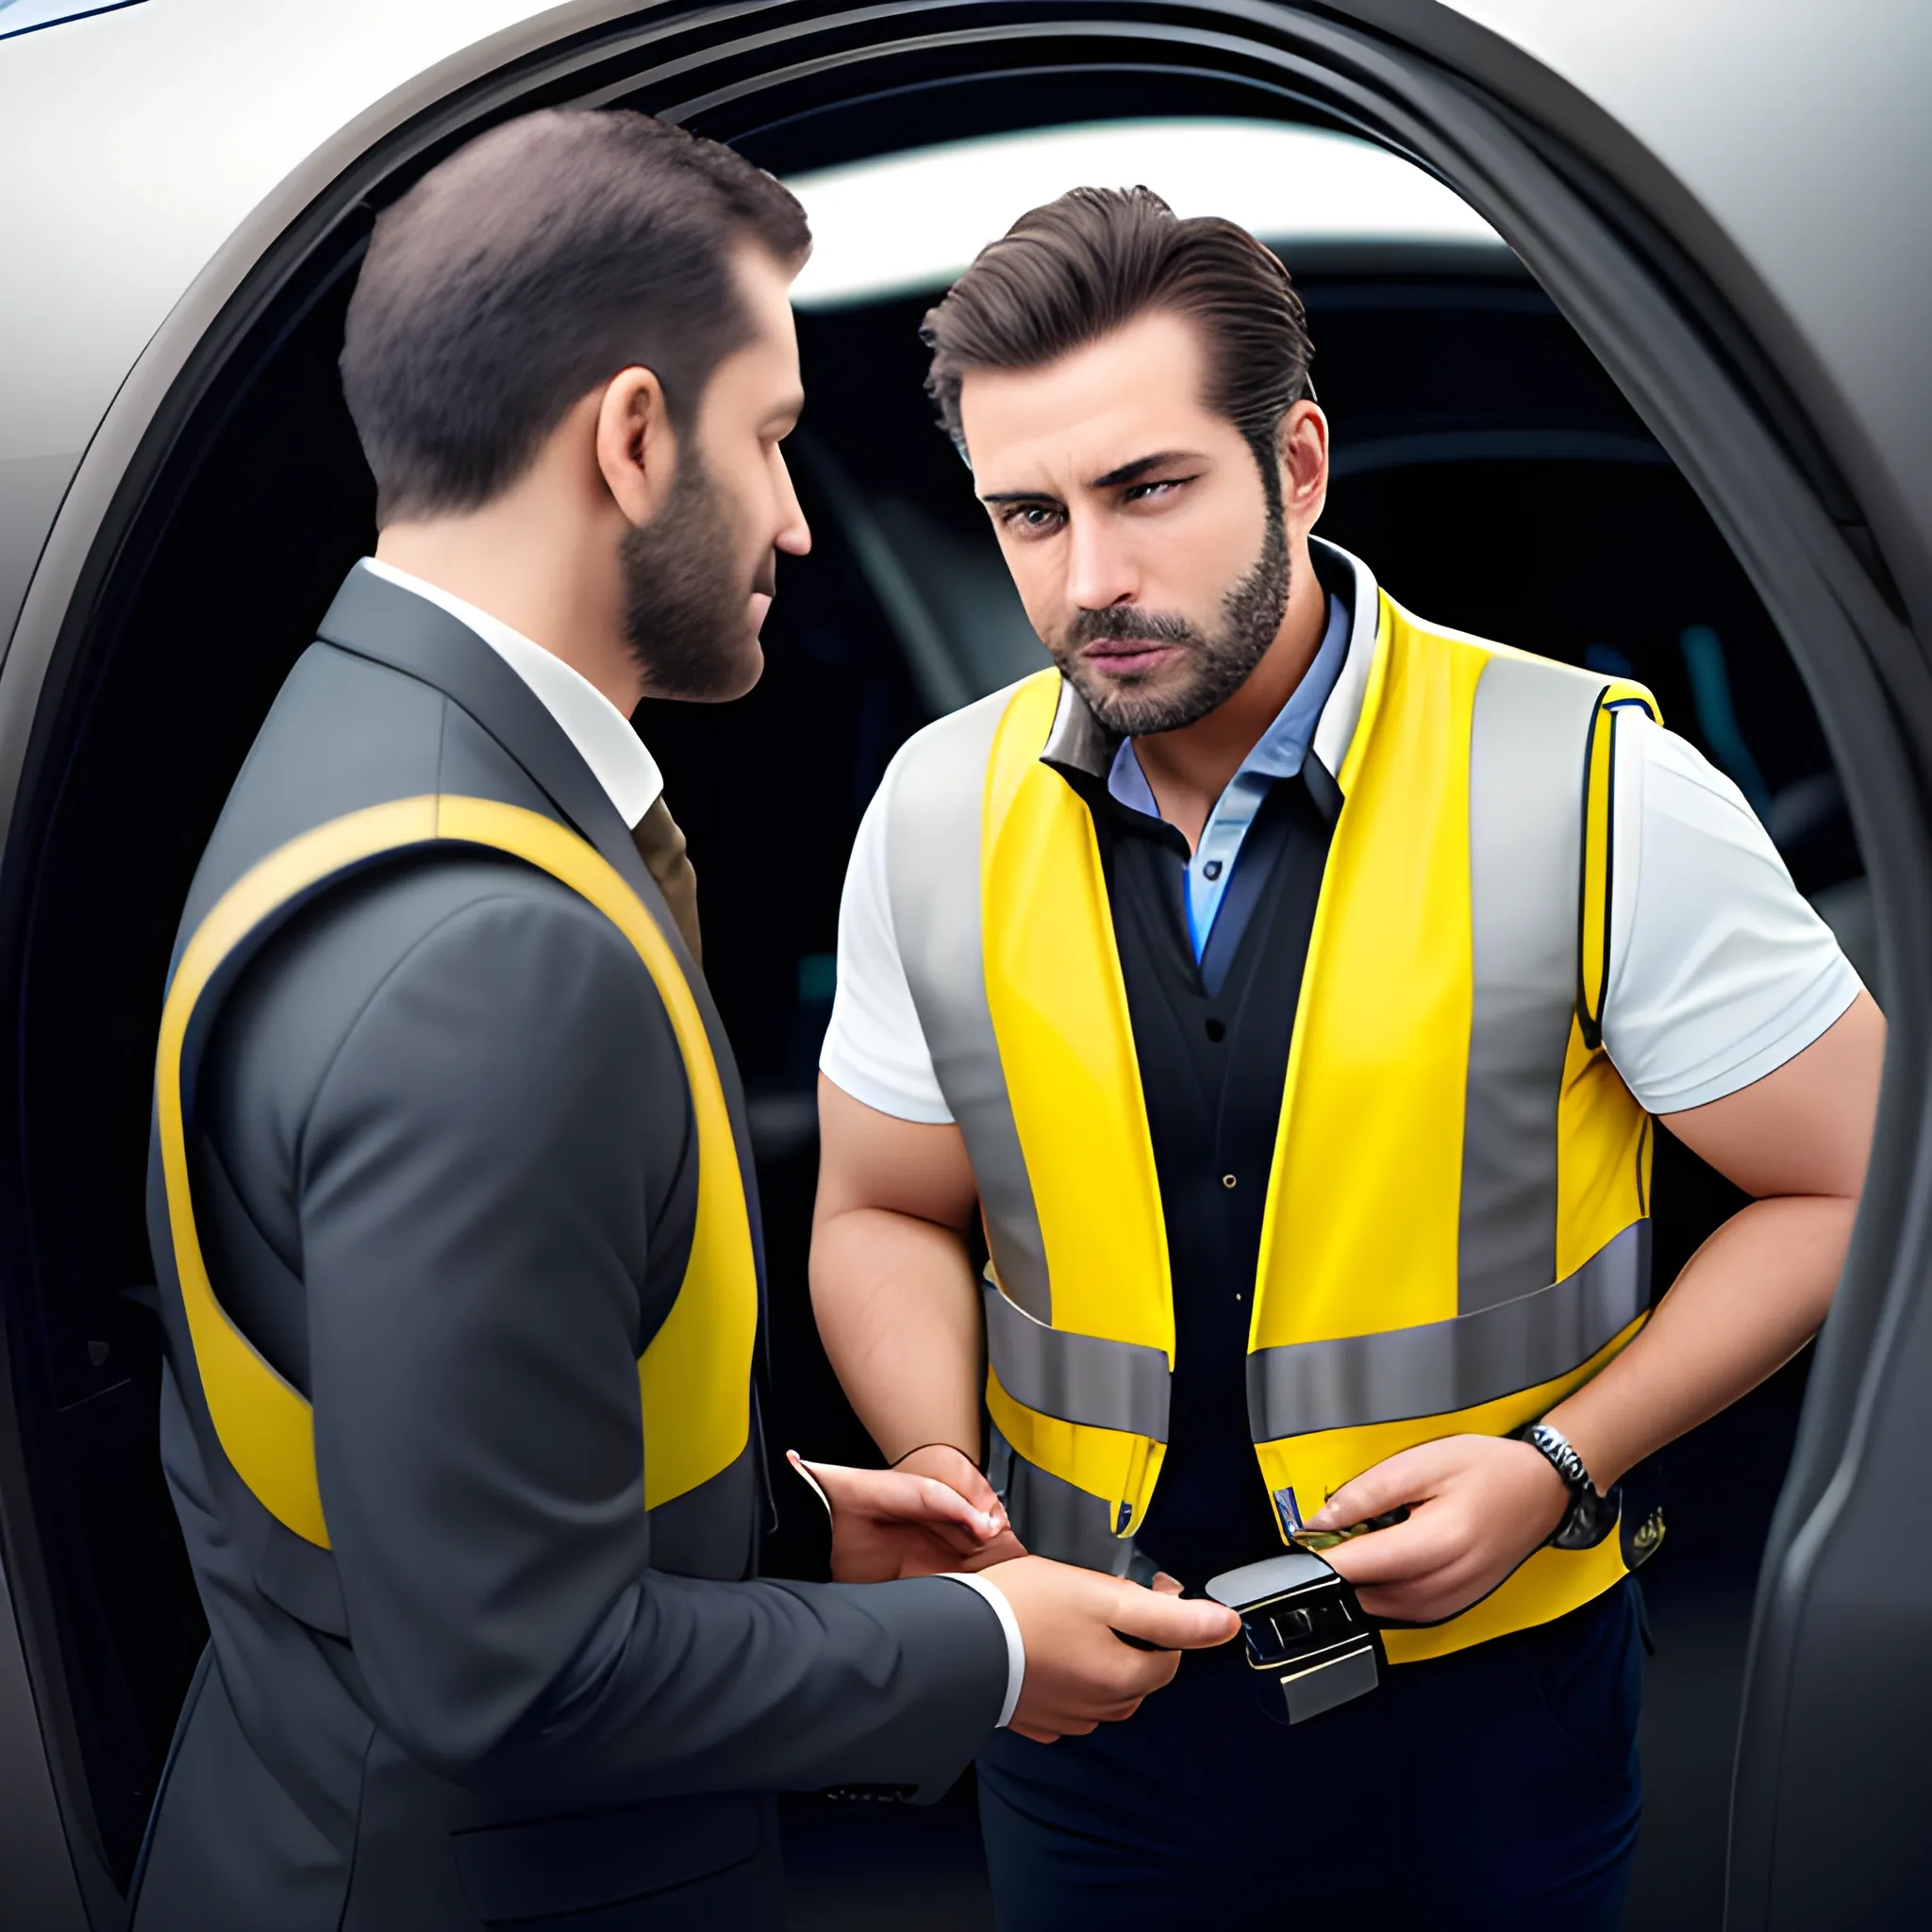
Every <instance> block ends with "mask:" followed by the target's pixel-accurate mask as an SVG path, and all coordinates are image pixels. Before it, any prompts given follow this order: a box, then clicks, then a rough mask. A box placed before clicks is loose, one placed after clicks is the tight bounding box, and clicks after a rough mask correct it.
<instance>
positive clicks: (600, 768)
mask: <svg viewBox="0 0 1932 1932" xmlns="http://www.w3.org/2000/svg"><path fill="white" fill-rule="evenodd" d="M358 567H359V568H360V569H362V570H366V571H367V572H369V574H370V575H372V576H376V577H380V578H381V579H382V580H383V582H384V583H386V584H393V585H395V587H396V588H397V589H398V590H401V591H413V592H414V593H415V594H416V595H417V596H419V597H424V598H426V599H427V600H428V601H429V602H430V603H432V604H434V605H436V606H437V608H439V609H442V610H446V611H448V612H449V614H450V615H451V616H452V617H454V618H455V619H456V620H457V622H458V624H460V625H466V626H468V628H469V629H471V630H473V631H475V633H476V635H477V636H478V637H479V638H481V639H482V640H483V641H484V642H485V643H486V644H488V645H489V646H490V648H491V650H492V651H494V652H495V653H496V655H497V656H498V657H499V658H502V659H503V661H504V662H505V663H506V664H508V666H509V668H510V669H511V670H512V671H514V672H515V673H516V675H518V676H519V677H521V678H522V679H523V680H524V682H525V684H526V685H528V686H529V688H530V691H531V692H532V693H533V694H534V695H535V697H536V699H537V701H538V702H539V703H540V704H541V706H542V707H543V708H544V709H545V710H546V711H548V712H549V713H550V715H551V716H552V717H553V718H554V719H556V720H557V724H558V728H559V729H560V730H561V731H562V733H563V735H564V736H565V737H566V738H567V739H569V740H570V741H571V743H572V744H573V745H574V746H575V748H576V753H577V756H578V757H579V758H582V759H583V761H584V762H585V764H587V765H589V766H590V768H591V776H592V777H593V778H595V779H596V781H597V783H598V784H599V785H601V786H602V787H603V788H604V791H605V793H606V795H607V796H608V798H609V800H610V803H611V804H612V805H613V806H615V807H616V808H617V814H618V816H619V817H620V818H621V819H623V821H624V822H625V824H626V825H630V826H633V827H635V826H636V824H637V823H638V821H639V820H640V819H641V818H642V817H643V815H644V814H645V813H646V812H647V811H649V810H650V808H652V806H654V805H655V804H657V802H658V795H659V794H660V793H661V792H662V791H663V790H664V774H662V773H661V772H660V771H658V760H657V759H656V758H653V757H652V756H651V754H650V752H649V751H648V750H647V749H646V748H645V745H644V741H643V740H642V739H641V738H640V737H639V736H638V734H637V732H636V731H635V730H634V729H633V728H632V726H631V722H630V720H629V719H628V718H626V717H625V715H624V713H623V712H622V711H620V710H619V709H618V708H617V707H616V706H615V705H613V704H612V703H611V702H610V700H609V699H608V698H607V697H606V696H605V695H604V693H603V692H602V691H599V690H598V689H597V687H596V686H595V685H594V684H592V683H591V681H590V679H589V678H587V677H585V676H584V675H582V673H581V672H578V671H575V670H573V669H572V668H571V666H570V665H568V664H566V663H565V662H564V661H563V659H562V658H559V657H558V656H557V654H556V653H555V652H554V651H546V650H545V649H544V648H543V646H542V645H541V644H536V643H532V642H531V641H530V640H529V639H528V638H526V637H525V636H524V634H523V633H522V632H521V631H515V630H512V629H511V628H510V627H509V625H507V624H505V623H504V622H503V621H502V620H501V619H500V618H495V617H491V614H490V613H489V612H488V611H487V610H478V609H477V608H476V607H475V605H474V604H468V603H465V602H464V601H463V599H462V598H460V597H458V596H455V595H453V594H452V593H451V592H450V591H445V590H443V589H441V587H440V586H439V585H436V584H430V583H425V582H424V580H423V579H422V578H421V577H418V576H411V575H410V574H409V573H408V571H406V570H398V569H397V568H396V567H395V565H394V564H392V563H384V562H382V561H381V560H380V559H379V558H374V557H365V558H363V559H362V561H361V563H360V565H359V566H358Z"/></svg>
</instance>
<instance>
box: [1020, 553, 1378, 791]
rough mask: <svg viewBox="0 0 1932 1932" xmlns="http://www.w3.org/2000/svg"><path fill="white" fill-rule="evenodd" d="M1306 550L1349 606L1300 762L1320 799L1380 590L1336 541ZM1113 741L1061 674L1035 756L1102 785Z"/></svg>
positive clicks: (1339, 753) (1370, 649) (1356, 710)
mask: <svg viewBox="0 0 1932 1932" xmlns="http://www.w3.org/2000/svg"><path fill="white" fill-rule="evenodd" d="M1308 554H1309V557H1310V558H1311V559H1312V561H1313V563H1314V566H1315V575H1316V576H1317V577H1319V578H1320V579H1321V582H1322V587H1323V589H1324V590H1325V591H1328V593H1329V594H1330V595H1331V596H1335V597H1340V598H1341V601H1342V602H1343V603H1344V604H1345V605H1346V606H1347V607H1348V610H1349V628H1348V654H1347V656H1346V657H1344V658H1343V659H1342V660H1341V674H1340V675H1338V676H1337V678H1336V680H1335V689H1334V690H1333V691H1330V692H1329V694H1328V702H1327V703H1326V704H1325V705H1324V706H1323V707H1322V716H1321V718H1320V720H1319V721H1318V722H1317V724H1316V725H1315V736H1314V739H1313V741H1311V743H1310V744H1309V746H1308V755H1307V760H1306V761H1305V766H1304V769H1307V767H1308V766H1314V767H1319V770H1320V773H1321V776H1320V777H1319V778H1317V777H1315V776H1314V775H1313V774H1312V773H1311V774H1310V783H1309V790H1310V791H1313V792H1314V793H1315V794H1316V797H1317V801H1318V802H1321V800H1322V798H1323V796H1324V793H1326V792H1334V793H1335V794H1336V796H1337V797H1338V798H1339V796H1340V787H1339V786H1338V785H1337V783H1336V776H1335V774H1337V773H1338V772H1340V771H1341V764H1342V760H1343V759H1344V758H1347V756H1348V747H1349V744H1350V742H1351V741H1352V740H1353V739H1354V737H1355V727H1356V724H1357V721H1358V720H1359V719H1360V717H1361V713H1362V694H1363V692H1364V691H1367V690H1368V685H1369V667H1370V665H1371V664H1372V663H1373V662H1374V656H1375V633H1376V630H1377V628H1378V627H1379V619H1380V612H1379V605H1380V595H1379V593H1378V591H1377V590H1376V587H1375V578H1374V573H1373V572H1372V571H1371V570H1370V569H1369V567H1368V565H1367V564H1365V563H1364V562H1362V560H1361V559H1360V558H1358V557H1355V556H1353V555H1351V554H1350V553H1349V552H1348V551H1346V550H1343V549H1342V548H1341V545H1340V544H1336V543H1330V542H1327V541H1324V539H1322V538H1320V537H1310V538H1309V539H1308ZM1120 742H1121V734H1120V733H1119V732H1117V731H1109V730H1108V728H1107V726H1106V725H1105V724H1102V723H1101V722H1100V720H1099V719H1098V718H1097V717H1096V716H1095V715H1094V713H1093V708H1092V707H1091V705H1089V704H1088V702H1087V700H1086V699H1085V698H1083V697H1082V696H1081V695H1080V693H1079V692H1078V691H1075V690H1074V687H1073V685H1072V684H1071V683H1069V682H1068V681H1067V679H1066V678H1064V677H1062V678H1061V679H1060V696H1059V704H1058V708H1056V710H1055V711H1054V716H1053V728H1052V729H1051V730H1050V731H1048V733H1047V734H1046V743H1045V744H1044V745H1043V746H1042V747H1041V754H1040V757H1041V762H1042V763H1043V764H1049V765H1055V766H1058V767H1059V768H1060V769H1061V770H1062V771H1066V772H1078V773H1080V774H1083V775H1085V776H1087V777H1090V778H1094V779H1097V780H1098V781H1099V782H1100V783H1101V785H1102V786H1103V787H1104V786H1105V785H1106V782H1107V774H1108V770H1109V768H1110V767H1111V766H1112V764H1113V757H1114V753H1115V752H1116V751H1118V750H1119V749H1120ZM1324 780H1325V781H1326V783H1325V784H1324V782H1323V781H1324ZM1329 815H1330V816H1332V813H1331V814H1329Z"/></svg>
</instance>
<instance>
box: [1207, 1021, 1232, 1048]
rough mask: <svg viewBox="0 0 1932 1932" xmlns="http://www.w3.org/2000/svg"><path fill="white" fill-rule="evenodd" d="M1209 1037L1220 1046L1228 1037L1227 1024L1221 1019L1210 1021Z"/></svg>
mask: <svg viewBox="0 0 1932 1932" xmlns="http://www.w3.org/2000/svg"><path fill="white" fill-rule="evenodd" d="M1226 1038H1227V1028H1226V1026H1225V1025H1224V1024H1223V1023H1222V1022H1221V1021H1219V1020H1210V1021H1208V1039H1209V1040H1211V1041H1213V1042H1214V1043H1215V1045H1216V1046H1219V1045H1220V1044H1221V1042H1222V1041H1224V1040H1225V1039H1226Z"/></svg>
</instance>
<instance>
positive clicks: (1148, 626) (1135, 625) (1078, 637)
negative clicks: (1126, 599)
mask: <svg viewBox="0 0 1932 1932" xmlns="http://www.w3.org/2000/svg"><path fill="white" fill-rule="evenodd" d="M1065 637H1066V643H1067V647H1068V648H1069V649H1071V650H1078V649H1079V648H1080V647H1081V646H1082V645H1085V644H1093V643H1098V642H1099V641H1100V640H1101V639H1102V638H1120V639H1123V640H1124V639H1128V638H1132V639H1136V640H1139V641H1143V642H1146V643H1151V644H1198V643H1200V642H1201V641H1202V639H1201V633H1200V632H1199V631H1198V630H1196V629H1195V628H1194V626H1193V625H1191V624H1190V623H1189V622H1188V620H1187V619H1186V618H1185V617H1177V616H1175V615H1174V613H1173V612H1172V611H1168V610H1141V609H1138V608H1135V607H1134V606H1133V605H1131V604H1122V605H1117V606H1115V607H1114V608H1111V609H1108V610H1082V611H1079V612H1078V613H1076V614H1075V616H1074V619H1073V621H1072V623H1070V624H1069V625H1067V628H1066V633H1065Z"/></svg>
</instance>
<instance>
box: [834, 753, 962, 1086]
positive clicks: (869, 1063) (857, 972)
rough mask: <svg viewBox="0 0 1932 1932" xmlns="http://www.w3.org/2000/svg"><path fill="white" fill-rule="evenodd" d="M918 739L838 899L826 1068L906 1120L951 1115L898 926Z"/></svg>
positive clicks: (884, 782) (896, 762) (883, 793)
mask: <svg viewBox="0 0 1932 1932" xmlns="http://www.w3.org/2000/svg"><path fill="white" fill-rule="evenodd" d="M917 742H918V741H917V740H914V741H913V744H912V745H908V746H907V747H905V748H904V749H902V750H901V751H900V753H899V755H898V756H897V757H896V758H893V760H892V762H891V764H890V765H888V766H887V768H886V775H885V776H884V777H883V778H882V779H881V780H880V781H879V789H878V791H876V792H874V794H873V801H872V803H871V804H870V805H869V806H867V807H866V809H865V816H864V818H862V819H861V820H860V821H859V824H858V838H857V839H856V840H855V841H853V845H852V859H851V862H850V864H849V865H848V866H847V867H846V870H845V891H844V896H843V897H842V898H841V901H840V903H839V980H838V989H837V991H836V992H835V993H834V995H833V999H832V1020H831V1024H830V1025H829V1026H828V1027H827V1029H826V1032H825V1043H824V1049H823V1051H822V1052H821V1054H820V1056H819V1070H820V1071H821V1072H822V1073H823V1074H824V1076H825V1077H826V1079H828V1080H830V1081H831V1083H832V1084H833V1085H834V1086H835V1087H839V1088H841V1089H843V1091H845V1092H847V1093H849V1094H851V1096H852V1097H853V1099H855V1100H859V1101H863V1102H864V1103H865V1105H866V1106H867V1107H870V1108H876V1109H877V1110H878V1111H879V1112H880V1113H889V1114H891V1115H893V1116H895V1117H896V1118H897V1119H899V1120H902V1121H919V1122H923V1123H935V1122H945V1121H950V1120H951V1119H952V1118H953V1115H952V1111H951V1109H950V1108H948V1107H947V1106H946V1100H945V1095H944V1094H942V1093H941V1091H940V1083H939V1076H938V1075H937V1074H935V1073H934V1072H933V1065H932V1054H931V1052H930V1050H929V1049H928V1048H927V1046H926V1043H925V1034H924V1030H923V1028H922V1027H921V1026H920V1024H919V1010H918V1008H916V1007H915V1006H914V1005H913V1003H912V988H911V986H910V984H909V983H908V980H907V977H906V964H905V961H904V960H903V959H902V958H900V957H899V941H898V940H897V938H896V937H895V936H894V934H893V931H892V902H891V894H890V893H889V891H888V890H887V885H886V824H887V820H888V818H889V816H890V814H891V811H892V809H893V795H894V792H895V791H896V790H897V781H898V776H899V773H900V772H901V770H902V769H903V768H904V764H905V760H906V758H907V757H908V753H910V752H911V751H912V750H913V748H914V746H915V745H916V744H917Z"/></svg>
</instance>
